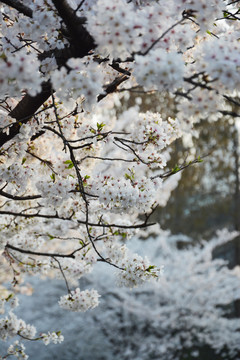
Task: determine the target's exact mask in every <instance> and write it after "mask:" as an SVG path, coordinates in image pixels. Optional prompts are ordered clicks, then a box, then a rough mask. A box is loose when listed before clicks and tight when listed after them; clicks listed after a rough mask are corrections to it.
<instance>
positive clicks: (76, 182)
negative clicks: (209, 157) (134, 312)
mask: <svg viewBox="0 0 240 360" xmlns="http://www.w3.org/2000/svg"><path fill="white" fill-rule="evenodd" d="M238 3H239V2H238V1H232V2H231V1H230V2H229V1H223V0H212V1H208V2H207V1H203V0H201V1H193V0H191V1H190V0H189V1H188V0H187V1H183V0H182V1H181V0H176V1H168V3H167V5H166V4H165V3H164V4H163V1H151V2H148V1H125V0H116V1H114V2H112V1H109V0H98V1H95V0H93V1H66V0H65V1H64V0H63V1H61V2H60V1H57V0H52V1H50V0H46V1H45V0H38V1H28V0H27V1H24V2H21V1H18V0H15V1H14V0H5V1H1V14H0V16H1V45H0V46H1V55H0V84H1V109H0V127H1V133H0V146H1V148H0V174H1V176H0V215H1V218H0V219H1V220H0V227H1V238H0V251H1V252H2V255H1V259H2V262H3V259H5V263H3V265H2V266H4V267H7V268H8V274H9V273H10V272H11V273H12V274H13V281H14V284H15V285H16V286H20V283H21V277H22V276H23V275H24V274H26V273H30V274H43V275H49V276H61V277H62V278H63V279H64V281H65V283H66V288H67V292H68V293H67V295H63V296H62V297H61V299H60V300H59V305H60V306H62V307H63V308H64V309H69V310H72V311H86V310H87V309H91V308H94V307H96V306H97V305H98V298H99V294H98V293H97V291H96V290H95V289H88V290H85V291H81V290H80V289H79V285H78V280H79V279H80V278H81V277H82V276H84V275H85V274H87V273H89V272H90V271H91V270H92V267H93V265H94V264H96V263H97V262H100V261H101V262H105V263H108V264H109V266H112V267H115V268H116V269H117V270H118V275H117V276H118V282H119V283H120V284H121V285H127V286H129V287H134V286H136V285H139V284H142V283H143V282H144V281H146V280H151V279H157V278H158V277H159V275H160V274H161V266H160V267H156V266H155V265H152V264H151V262H150V261H149V260H148V259H147V258H145V257H144V258H143V257H141V256H139V255H136V254H132V253H131V252H130V251H129V250H128V249H127V247H126V245H125V240H127V239H128V238H130V237H131V236H132V235H134V234H135V233H136V231H137V230H139V229H143V228H148V227H149V226H151V225H152V223H151V222H150V220H149V219H150V216H151V214H152V213H153V211H154V210H155V209H156V207H157V206H158V204H160V205H163V204H165V203H166V201H167V199H168V197H169V195H170V192H171V189H172V188H174V186H176V185H177V180H176V179H177V178H175V181H174V180H173V181H172V180H171V179H172V178H174V177H170V176H171V175H174V174H175V173H176V172H179V171H180V170H182V169H184V168H186V167H188V166H190V165H192V164H193V163H197V162H200V161H201V158H200V157H198V158H196V159H195V160H194V161H191V162H185V163H183V164H182V165H179V166H176V168H174V169H170V170H169V169H167V167H166V163H167V160H168V159H169V156H170V148H169V145H170V144H171V143H172V142H173V141H174V140H175V139H177V138H179V137H180V136H182V134H183V133H184V132H185V131H188V132H190V131H191V130H192V126H193V124H194V122H196V121H198V119H199V118H201V117H204V118H206V117H207V118H209V119H210V120H214V119H216V118H217V117H218V116H219V114H221V112H222V113H223V112H224V113H227V112H229V113H230V105H231V103H234V104H235V103H236V100H235V99H234V97H235V96H236V93H237V92H238V90H239V89H238V87H239V84H240V82H239V81H238V80H239V65H240V64H239V62H240V60H239V56H238V54H239V42H238V29H239V23H238V20H239V19H238V7H239V6H238ZM131 91H144V92H153V91H154V92H159V96H161V92H163V91H168V92H169V96H172V97H173V98H174V99H175V101H176V102H177V115H176V117H174V118H164V116H163V114H160V113H154V112H150V111H149V112H147V113H140V112H139V107H138V104H136V105H135V106H133V107H132V108H130V109H125V110H124V109H123V111H122V112H121V114H120V107H121V104H122V100H123V99H124V96H125V94H129V93H131ZM237 105H239V104H238V103H237ZM139 214H143V216H142V219H143V220H142V221H140V220H139ZM73 286H74V288H73V289H72V287H73ZM10 299H11V297H10V298H9V296H8V295H7V296H6V297H5V298H4V299H3V300H2V308H4V306H5V303H8V302H9V301H10ZM15 305H16V302H15V301H14V303H13V306H15ZM0 329H1V336H2V338H3V339H7V338H8V337H12V336H14V335H19V336H20V337H22V338H25V339H35V338H37V339H42V340H43V342H44V343H45V344H48V343H49V342H50V341H53V342H54V343H57V342H60V341H62V340H63V337H62V335H60V334H59V333H51V334H50V333H49V334H42V335H39V336H37V337H36V335H35V333H36V330H35V328H34V327H32V326H31V325H28V324H26V323H25V322H24V321H23V320H22V319H18V318H16V316H15V314H14V313H13V311H12V310H10V312H9V315H8V316H7V317H5V318H3V319H2V320H1V323H0ZM21 346H22V345H19V344H15V345H13V346H12V347H11V349H10V350H9V351H10V353H9V354H11V355H12V354H15V355H16V356H18V357H20V356H22V357H23V358H24V357H25V358H26V355H25V353H24V348H22V347H21ZM16 349H18V350H16Z"/></svg>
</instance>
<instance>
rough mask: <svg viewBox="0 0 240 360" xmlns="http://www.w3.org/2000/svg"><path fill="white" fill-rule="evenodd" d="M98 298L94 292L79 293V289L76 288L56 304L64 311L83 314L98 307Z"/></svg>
mask: <svg viewBox="0 0 240 360" xmlns="http://www.w3.org/2000/svg"><path fill="white" fill-rule="evenodd" d="M99 297H100V295H99V294H98V292H97V291H96V290H84V291H80V289H79V288H76V289H75V290H74V291H71V293H70V294H68V295H64V296H62V297H61V298H60V300H59V302H58V304H59V306H60V307H62V308H63V309H65V310H70V311H75V312H79V311H81V312H85V311H87V310H89V309H94V308H95V307H96V306H98V303H99V300H98V298H99Z"/></svg>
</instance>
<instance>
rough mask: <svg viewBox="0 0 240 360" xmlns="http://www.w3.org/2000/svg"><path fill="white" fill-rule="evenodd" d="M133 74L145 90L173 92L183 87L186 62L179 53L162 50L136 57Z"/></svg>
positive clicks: (154, 50)
mask: <svg viewBox="0 0 240 360" xmlns="http://www.w3.org/2000/svg"><path fill="white" fill-rule="evenodd" d="M135 60H136V62H135V64H134V71H133V74H134V76H135V77H136V80H137V82H138V84H139V85H141V86H143V87H144V89H145V90H159V91H162V90H169V91H173V90H175V89H177V88H180V87H181V86H182V85H183V74H184V61H183V58H182V55H181V54H179V53H177V52H167V51H164V50H163V49H161V48H158V49H153V50H151V51H150V52H149V53H148V54H147V55H136V56H135Z"/></svg>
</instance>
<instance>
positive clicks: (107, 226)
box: [0, 210, 155, 229]
mask: <svg viewBox="0 0 240 360" xmlns="http://www.w3.org/2000/svg"><path fill="white" fill-rule="evenodd" d="M0 215H9V216H15V217H24V218H34V217H36V218H42V219H59V220H68V221H69V220H72V216H69V217H66V218H64V217H61V216H59V215H58V214H57V213H56V214H55V215H49V214H39V212H36V213H33V214H26V213H23V212H14V211H4V210H0ZM75 221H76V222H77V223H78V224H81V225H88V226H92V227H102V228H119V229H142V228H146V227H148V226H153V225H155V223H148V224H147V223H146V222H143V223H140V224H135V225H122V224H99V223H92V222H87V221H84V220H78V219H77V220H75Z"/></svg>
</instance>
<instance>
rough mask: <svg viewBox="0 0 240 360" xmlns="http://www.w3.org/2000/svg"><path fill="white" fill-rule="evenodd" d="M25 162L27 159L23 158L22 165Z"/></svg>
mask: <svg viewBox="0 0 240 360" xmlns="http://www.w3.org/2000/svg"><path fill="white" fill-rule="evenodd" d="M26 160H27V158H25V157H24V158H23V159H22V165H23V164H24V163H25V161H26Z"/></svg>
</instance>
